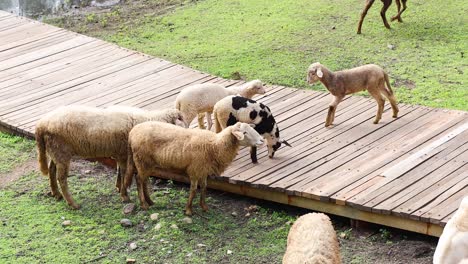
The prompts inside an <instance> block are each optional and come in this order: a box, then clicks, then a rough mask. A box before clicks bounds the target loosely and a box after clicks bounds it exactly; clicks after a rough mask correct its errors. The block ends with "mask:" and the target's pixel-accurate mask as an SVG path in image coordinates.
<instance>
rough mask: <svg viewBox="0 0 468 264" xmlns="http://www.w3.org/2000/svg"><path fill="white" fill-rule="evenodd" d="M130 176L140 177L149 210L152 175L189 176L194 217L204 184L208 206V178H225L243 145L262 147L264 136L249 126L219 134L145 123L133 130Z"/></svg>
mask: <svg viewBox="0 0 468 264" xmlns="http://www.w3.org/2000/svg"><path fill="white" fill-rule="evenodd" d="M128 142H129V150H128V165H127V175H126V177H125V178H126V179H127V178H129V175H133V174H134V172H135V171H134V169H136V172H137V174H138V176H137V187H138V196H139V199H140V205H141V207H142V208H143V209H145V210H146V209H148V207H149V206H150V205H152V204H153V201H152V200H151V198H150V195H149V192H148V187H147V182H148V177H149V176H151V175H155V176H157V175H158V174H160V173H164V172H165V171H169V172H173V173H178V174H186V175H188V177H189V179H190V196H189V199H188V202H187V206H186V207H185V213H186V214H187V215H191V214H192V200H193V198H194V196H195V193H196V190H197V185H198V184H200V188H201V195H200V206H201V207H202V209H203V210H204V211H206V210H207V209H208V207H207V206H206V203H205V196H206V185H207V177H208V176H210V175H221V173H223V172H224V170H225V169H226V168H227V167H228V166H229V165H230V164H231V162H232V161H233V160H234V158H235V157H236V155H237V152H238V150H239V146H241V145H243V146H256V145H262V144H263V139H262V137H261V136H260V135H259V134H258V133H257V132H256V131H255V130H254V129H253V128H252V127H250V125H248V124H245V123H237V124H235V125H234V126H231V127H229V128H227V129H225V130H224V131H223V132H221V133H219V134H216V133H214V132H211V131H208V130H201V129H183V128H180V127H176V126H171V125H168V124H164V123H160V122H145V123H142V124H139V125H137V126H135V127H134V128H133V129H132V131H130V134H129V137H128Z"/></svg>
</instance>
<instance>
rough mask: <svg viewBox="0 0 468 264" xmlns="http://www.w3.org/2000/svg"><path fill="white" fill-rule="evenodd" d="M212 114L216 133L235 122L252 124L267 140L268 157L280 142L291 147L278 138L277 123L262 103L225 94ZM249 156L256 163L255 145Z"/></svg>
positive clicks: (273, 152) (278, 146)
mask: <svg viewBox="0 0 468 264" xmlns="http://www.w3.org/2000/svg"><path fill="white" fill-rule="evenodd" d="M213 114H214V119H215V127H216V132H217V133H219V132H221V130H223V129H224V128H226V127H228V126H232V125H233V124H235V123H237V122H244V123H249V124H254V125H255V130H256V131H257V132H258V133H259V134H260V135H262V136H263V137H264V138H265V139H266V141H267V146H268V157H270V158H273V156H274V155H275V152H276V151H277V150H278V149H279V148H280V147H281V144H285V145H286V146H288V147H291V145H289V143H288V142H286V140H282V139H281V138H280V131H279V128H278V125H277V124H276V121H275V118H274V117H273V115H272V113H271V110H270V108H268V106H266V105H264V104H262V103H258V102H256V101H254V100H252V99H249V98H245V97H242V96H227V97H225V98H223V99H222V100H220V101H219V102H217V103H216V104H215V106H214V110H213ZM250 158H251V159H252V162H253V163H257V147H251V149H250Z"/></svg>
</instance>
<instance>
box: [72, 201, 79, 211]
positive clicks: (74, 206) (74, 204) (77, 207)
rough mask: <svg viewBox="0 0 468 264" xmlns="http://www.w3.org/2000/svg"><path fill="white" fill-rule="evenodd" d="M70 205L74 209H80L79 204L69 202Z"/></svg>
mask: <svg viewBox="0 0 468 264" xmlns="http://www.w3.org/2000/svg"><path fill="white" fill-rule="evenodd" d="M70 206H71V207H72V208H73V209H74V210H78V209H80V206H79V205H78V204H76V203H73V204H70Z"/></svg>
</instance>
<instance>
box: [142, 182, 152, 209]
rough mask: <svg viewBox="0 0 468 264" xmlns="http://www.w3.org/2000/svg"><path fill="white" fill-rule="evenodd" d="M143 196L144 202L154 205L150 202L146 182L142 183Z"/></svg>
mask: <svg viewBox="0 0 468 264" xmlns="http://www.w3.org/2000/svg"><path fill="white" fill-rule="evenodd" d="M143 194H144V195H145V200H146V202H147V203H148V204H149V205H150V206H151V205H153V204H154V202H153V200H151V196H150V193H149V190H148V180H146V181H144V182H143Z"/></svg>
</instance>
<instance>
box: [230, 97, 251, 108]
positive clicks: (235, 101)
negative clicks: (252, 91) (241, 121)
mask: <svg viewBox="0 0 468 264" xmlns="http://www.w3.org/2000/svg"><path fill="white" fill-rule="evenodd" d="M247 102H249V103H252V104H254V103H256V102H255V101H254V100H251V99H248V98H245V97H242V96H234V97H233V98H232V108H234V109H235V110H239V109H241V108H246V107H247Z"/></svg>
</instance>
